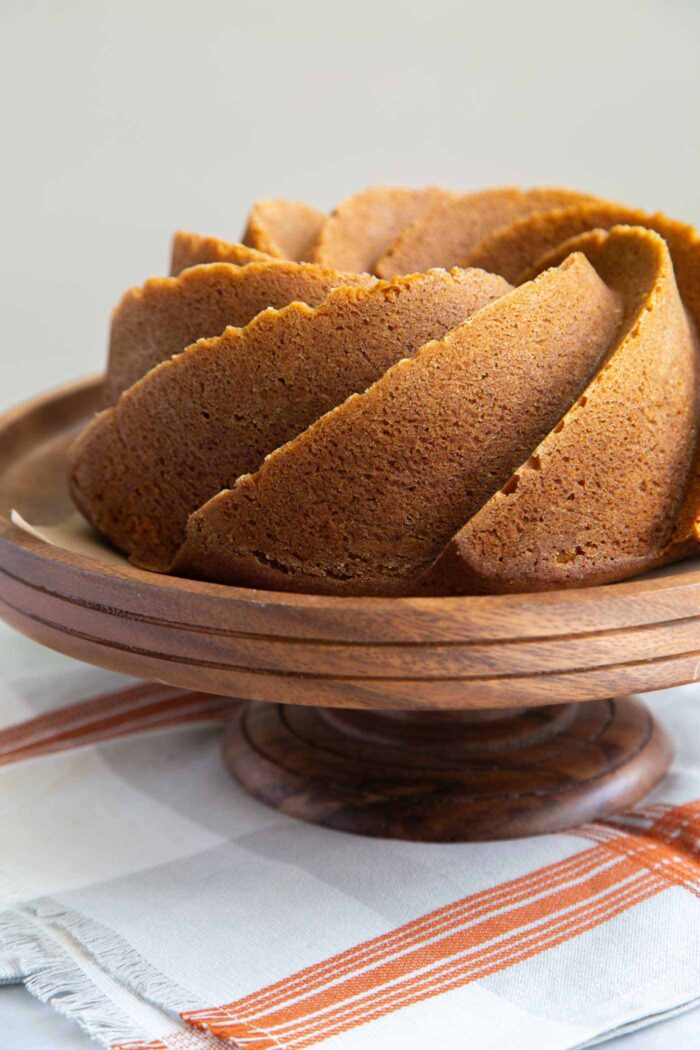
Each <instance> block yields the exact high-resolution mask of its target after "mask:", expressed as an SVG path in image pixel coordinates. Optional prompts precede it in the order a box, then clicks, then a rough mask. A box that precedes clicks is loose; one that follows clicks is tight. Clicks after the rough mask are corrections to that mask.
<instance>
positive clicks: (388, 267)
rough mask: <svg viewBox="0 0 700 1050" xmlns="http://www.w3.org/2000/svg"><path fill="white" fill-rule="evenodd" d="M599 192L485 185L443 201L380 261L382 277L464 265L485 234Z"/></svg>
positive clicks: (377, 266) (378, 267)
mask: <svg viewBox="0 0 700 1050" xmlns="http://www.w3.org/2000/svg"><path fill="white" fill-rule="evenodd" d="M594 200H595V198H594V197H591V195H590V194H584V193H579V192H577V191H576V190H565V189H557V188H547V187H545V188H536V189H532V190H521V189H517V188H515V187H506V188H503V189H493V190H482V191H480V192H477V193H464V194H455V195H454V196H449V197H446V198H444V199H443V200H440V201H437V202H436V203H435V204H434V205H433V206H432V207H431V208H430V210H429V211H428V212H427V213H426V214H424V215H421V216H420V217H419V218H417V219H415V220H414V221H413V222H412V223H411V224H410V225H409V226H407V227H406V228H405V229H404V230H403V231H402V232H401V233H400V234H399V236H398V237H397V239H396V240H395V241H394V243H393V244H392V245H391V247H390V248H389V250H388V251H387V252H386V254H385V255H384V256H382V258H381V259H379V261H378V262H377V263H376V264H375V267H374V272H375V273H376V274H377V275H378V276H379V277H393V276H394V274H397V273H415V272H416V271H418V270H427V269H429V268H430V267H431V266H447V267H449V266H461V265H462V264H463V263H464V260H465V259H466V258H467V257H468V255H469V253H470V252H471V251H472V250H473V249H474V248H475V247H476V246H477V245H478V244H480V243H481V242H482V241H483V240H484V238H486V237H487V236H489V235H490V234H492V233H493V232H494V230H498V229H501V228H502V227H504V226H509V225H510V224H511V223H513V222H514V221H515V220H517V219H521V218H523V217H524V216H527V215H531V214H533V213H538V212H546V211H551V210H552V209H553V208H564V207H567V206H571V205H574V204H576V205H580V204H581V203H591V202H592V201H594Z"/></svg>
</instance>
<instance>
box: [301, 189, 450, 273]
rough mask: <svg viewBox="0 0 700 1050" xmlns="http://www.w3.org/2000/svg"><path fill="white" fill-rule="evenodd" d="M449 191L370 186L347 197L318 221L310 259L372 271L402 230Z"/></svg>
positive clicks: (445, 196)
mask: <svg viewBox="0 0 700 1050" xmlns="http://www.w3.org/2000/svg"><path fill="white" fill-rule="evenodd" d="M452 196H453V194H452V193H450V192H449V191H448V190H439V189H435V188H433V187H429V188H427V189H422V190H411V189H397V188H394V187H391V186H373V187H371V188H370V189H368V190H364V191H363V192H362V193H356V194H355V195H354V196H352V197H347V198H346V199H345V200H344V201H341V203H340V204H339V205H338V207H337V208H336V209H335V211H333V212H332V214H331V215H329V216H328V218H327V219H325V221H324V222H323V223H322V224H321V227H320V229H319V232H318V235H317V237H316V240H315V242H314V244H313V245H312V247H311V250H310V252H309V258H310V259H312V260H313V261H314V262H317V263H321V265H323V266H333V267H335V268H337V269H339V270H354V271H356V272H358V273H362V272H363V271H368V272H371V271H373V269H374V266H375V263H376V262H377V261H378V260H379V259H381V258H382V257H383V256H384V255H385V253H386V251H387V249H388V248H389V247H390V246H391V245H392V244H393V243H394V241H395V240H396V238H397V237H398V236H399V234H400V233H401V231H402V230H403V229H405V227H406V226H408V225H410V223H412V222H415V220H416V219H418V218H420V216H421V215H425V214H426V213H427V212H428V211H430V209H431V208H432V207H433V205H435V204H437V203H438V202H439V201H442V200H446V199H448V198H450V197H452Z"/></svg>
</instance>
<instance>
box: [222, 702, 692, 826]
mask: <svg viewBox="0 0 700 1050" xmlns="http://www.w3.org/2000/svg"><path fill="white" fill-rule="evenodd" d="M499 715H500V716H501V717H498V716H499ZM671 756H672V747H671V744H670V741H669V739H668V737H667V736H666V734H665V732H664V731H663V729H661V727H660V726H659V725H658V724H657V723H656V722H655V721H654V719H653V718H652V717H651V715H650V714H649V712H648V710H647V709H646V708H645V707H644V706H643V705H642V704H640V703H639V702H638V701H636V700H633V699H630V698H626V699H622V700H598V701H595V702H594V703H590V704H561V705H556V706H555V705H552V706H550V707H543V708H532V709H530V710H516V711H507V710H506V711H504V710H501V711H474V712H465V713H453V712H447V713H446V712H436V713H428V714H423V715H421V714H420V713H413V714H406V713H403V712H399V713H396V714H392V713H390V712H382V713H375V712H370V711H352V710H340V711H334V710H333V709H332V708H322V707H320V708H311V707H291V706H289V705H284V704H262V703H257V702H253V703H250V704H246V705H244V706H243V707H242V708H241V709H240V711H239V712H238V713H237V715H236V716H235V718H234V719H233V721H232V722H231V724H230V726H229V729H228V731H227V734H226V739H225V742H224V760H225V762H226V765H227V766H228V768H229V770H230V771H231V772H232V773H233V775H234V776H235V777H236V778H237V779H238V780H239V781H240V782H241V784H242V785H243V786H244V787H245V788H246V789H247V790H248V791H249V792H250V793H251V794H252V795H254V796H255V797H256V798H258V799H260V800H261V801H262V802H265V803H267V804H268V805H270V806H273V807H274V808H275V809H279V810H281V811H282V812H284V813H286V814H288V815H289V816H292V817H297V818H300V819H302V820H307V821H311V822H313V823H316V824H322V825H324V826H325V827H330V828H335V829H337V830H339V831H350V832H354V833H356V834H363V835H378V836H383V837H386V838H400V839H414V840H420V841H432V842H435V841H438V842H455V841H459V842H464V841H470V840H485V839H503V838H513V837H518V836H523V835H534V834H542V833H544V832H551V831H562V830H564V829H566V828H569V827H573V826H575V825H577V824H581V823H584V822H586V821H589V820H591V819H593V818H601V817H604V816H606V815H608V814H611V813H613V812H615V811H617V810H619V809H623V808H625V807H626V806H629V805H631V804H632V803H634V802H636V801H638V800H639V799H640V798H643V796H644V795H646V794H647V792H648V791H649V790H650V789H651V788H652V787H653V786H654V785H655V784H656V783H658V781H659V780H660V779H661V778H662V777H663V776H664V774H665V773H666V771H667V769H668V766H669V763H670V760H671Z"/></svg>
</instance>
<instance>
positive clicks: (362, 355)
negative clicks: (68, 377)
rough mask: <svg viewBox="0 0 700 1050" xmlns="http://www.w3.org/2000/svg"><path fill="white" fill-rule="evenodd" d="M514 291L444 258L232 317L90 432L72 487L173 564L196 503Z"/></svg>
mask: <svg viewBox="0 0 700 1050" xmlns="http://www.w3.org/2000/svg"><path fill="white" fill-rule="evenodd" d="M508 291H510V285H509V284H507V283H506V282H505V281H504V280H503V278H502V277H497V276H494V275H491V274H487V273H483V271H481V270H454V271H453V272H452V273H447V272H446V271H444V270H433V271H431V272H429V273H426V274H415V275H413V276H411V277H400V278H396V279H395V280H394V281H391V282H382V283H377V284H374V285H372V286H370V287H366V288H349V287H343V288H337V289H335V290H333V291H331V292H330V294H329V295H328V298H327V299H325V300H324V302H323V303H322V304H321V305H320V306H319V307H317V308H316V309H311V308H310V307H308V306H305V305H304V304H303V303H292V304H291V305H290V306H287V307H285V308H283V309H282V310H280V311H277V310H265V311H263V312H262V313H261V314H258V316H257V317H256V318H255V319H254V320H253V321H251V323H250V324H249V325H248V326H247V327H246V328H243V329H240V328H227V329H226V331H225V332H224V334H223V335H221V336H219V337H217V338H214V339H205V340H202V341H200V342H198V343H196V344H195V345H194V346H191V347H189V348H188V349H187V350H185V351H184V352H183V353H181V354H179V355H178V356H176V357H174V358H172V359H170V360H169V361H166V362H164V363H163V364H160V365H158V366H157V367H156V368H154V369H153V370H152V371H150V372H149V373H148V374H147V375H146V376H144V378H143V379H141V380H140V381H139V382H137V383H136V384H135V385H134V386H133V387H131V388H130V389H129V390H127V391H126V392H125V393H124V394H123V395H122V397H121V398H120V399H119V401H118V403H117V405H116V407H114V408H110V409H107V410H106V411H105V412H102V413H101V414H100V415H99V416H98V417H97V418H96V419H95V420H94V422H93V423H92V425H91V426H90V427H88V429H87V430H86V431H84V432H83V434H82V435H81V436H80V437H79V438H78V440H77V441H76V443H75V445H74V446H73V448H72V450H71V469H70V485H71V492H72V495H73V498H74V500H75V502H76V503H77V505H78V506H79V507H80V509H81V510H82V511H83V513H84V514H85V516H86V517H87V518H88V519H89V520H90V521H91V522H92V523H93V524H94V525H95V526H96V528H98V529H99V530H100V532H101V533H102V534H103V535H105V536H107V537H108V538H109V539H110V540H111V541H112V542H113V543H114V544H115V545H116V546H117V547H120V548H121V549H122V550H124V551H126V552H127V553H128V554H130V555H131V559H132V561H134V562H135V563H136V564H138V565H142V566H144V567H146V568H153V569H167V568H168V566H169V565H170V563H171V561H172V559H173V556H174V555H175V553H176V551H177V549H178V547H179V546H180V544H181V543H182V542H183V540H184V538H185V525H186V523H187V518H188V516H189V514H190V513H191V512H192V511H194V510H196V509H197V508H198V507H200V506H201V505H202V504H203V503H204V502H205V501H206V500H208V499H209V498H210V497H211V496H213V495H215V494H216V493H217V492H219V491H220V490H221V489H222V488H227V487H230V486H232V485H233V484H234V482H235V481H236V479H237V478H238V477H239V475H241V474H245V473H247V472H249V471H252V470H255V469H257V467H259V466H260V464H261V463H262V461H263V459H264V458H265V456H266V455H267V454H268V453H269V452H272V451H273V450H274V449H275V448H277V447H278V445H281V444H283V443H284V442H285V441H288V440H290V439H291V438H293V437H296V435H297V434H299V433H300V432H301V431H302V430H304V429H305V428H306V427H307V426H309V425H310V424H311V423H313V422H314V420H315V419H317V418H318V416H320V415H322V414H323V413H324V412H327V411H328V410H329V409H331V408H333V407H334V406H335V405H338V404H340V402H342V401H343V400H345V398H346V397H348V395H349V394H351V393H353V392H355V391H362V390H365V389H366V388H367V387H368V386H370V384H371V383H373V382H374V381H375V380H376V379H378V378H379V377H380V376H381V375H383V373H384V372H385V371H386V370H387V369H388V368H390V367H391V366H392V365H394V364H395V363H396V362H397V361H398V360H400V359H401V358H403V357H407V356H409V355H411V354H412V353H414V351H415V350H417V349H418V348H419V347H421V346H422V345H423V344H424V343H426V342H427V341H429V340H431V339H436V338H440V337H441V336H443V335H444V334H445V333H446V332H447V331H449V330H450V329H451V328H454V327H455V326H457V325H459V324H461V323H462V322H463V321H465V320H466V319H467V318H468V317H470V316H471V315H472V314H473V313H474V312H475V311H477V310H479V309H480V308H481V307H482V306H485V305H486V304H487V303H490V302H492V301H493V300H494V299H497V298H498V297H499V296H501V295H503V294H505V293H507V292H508Z"/></svg>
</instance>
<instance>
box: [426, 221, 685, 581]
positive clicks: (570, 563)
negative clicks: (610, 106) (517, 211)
mask: <svg viewBox="0 0 700 1050" xmlns="http://www.w3.org/2000/svg"><path fill="white" fill-rule="evenodd" d="M571 251H582V252H584V253H585V254H586V256H587V257H588V258H589V259H590V261H591V263H592V264H593V266H594V267H595V268H596V271H597V272H598V273H599V274H600V275H601V277H603V279H604V280H605V281H606V282H607V284H608V285H609V286H610V287H612V288H614V289H616V290H617V292H618V293H619V294H620V295H621V297H622V299H623V302H624V304H625V317H624V321H623V324H622V326H621V333H620V335H621V338H620V341H619V343H618V345H617V346H616V347H615V348H614V350H613V353H612V356H611V358H610V360H609V361H608V362H607V364H606V365H605V367H604V368H602V369H601V370H600V372H599V373H598V374H597V375H596V376H595V378H594V379H593V380H592V382H591V383H590V385H589V387H588V388H587V389H586V391H585V392H584V395H583V396H582V397H581V398H580V399H579V401H578V402H577V403H576V404H575V405H574V406H573V407H572V408H571V410H570V411H569V412H568V413H567V415H566V416H565V417H564V418H563V419H562V421H561V422H560V423H559V425H558V426H557V427H555V428H554V430H553V431H552V432H551V433H550V434H548V435H547V437H546V438H545V439H544V440H543V441H542V443H541V444H540V445H539V446H538V447H537V448H536V449H535V450H534V451H533V453H532V455H531V456H530V457H529V459H528V461H527V462H525V463H524V464H523V465H522V466H521V467H520V469H519V470H518V471H517V472H516V473H515V474H514V476H513V477H512V478H511V479H510V480H509V481H508V483H507V484H506V486H504V488H503V489H502V490H501V491H500V492H498V493H496V494H495V495H494V496H493V497H492V498H491V500H489V502H488V503H487V504H486V505H485V506H484V507H483V508H482V509H481V511H480V512H479V513H478V514H476V515H475V516H474V517H473V518H472V519H471V520H470V521H469V522H468V523H467V524H466V525H465V526H464V527H463V528H462V529H461V530H460V531H459V532H458V533H457V535H456V536H455V537H454V538H453V539H452V541H451V542H450V543H449V544H448V546H447V549H446V551H445V552H444V553H443V554H442V556H441V557H440V558H439V559H438V561H437V563H436V565H435V566H434V568H433V570H432V572H431V573H430V574H429V575H428V577H427V579H426V587H427V589H433V590H438V591H439V592H441V593H442V592H444V591H446V590H447V591H452V592H454V593H474V592H478V591H488V592H494V591H503V592H512V591H519V590H540V589H550V588H554V587H566V586H574V585H580V584H581V583H583V582H586V583H600V582H609V581H612V580H616V579H621V578H624V577H626V576H630V575H633V574H635V573H638V572H643V571H645V570H646V569H649V568H652V567H654V566H655V565H658V564H660V563H662V562H663V561H665V560H667V558H668V548H669V544H670V543H671V542H672V541H673V539H674V534H675V531H676V527H677V524H676V523H677V515H678V511H679V507H680V505H681V500H682V498H683V495H684V493H685V491H686V487H687V484H688V474H689V466H690V464H691V462H692V457H693V452H694V447H695V442H696V422H697V409H698V406H697V390H698V368H697V365H698V357H697V342H696V339H695V334H694V330H693V327H692V326H691V325H690V324H689V322H688V319H687V316H686V313H685V311H684V308H683V305H682V303H681V300H680V297H679V295H678V290H677V287H676V281H675V277H674V273H673V266H672V264H671V259H670V256H669V252H668V249H667V247H666V244H665V243H664V241H663V240H662V239H661V237H659V236H658V235H657V234H655V233H654V232H652V231H650V230H647V229H641V228H630V227H616V228H615V229H613V231H612V232H610V233H607V232H603V231H595V232H592V233H588V234H584V235H582V236H580V237H578V238H574V239H573V240H572V241H570V242H567V243H565V244H564V245H562V246H561V247H560V248H558V249H557V250H556V251H555V252H554V253H553V254H552V255H550V256H549V257H547V258H546V259H545V260H543V265H546V264H549V263H553V262H557V261H558V260H559V259H560V258H561V257H565V256H566V255H567V254H568V253H569V252H571Z"/></svg>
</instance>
